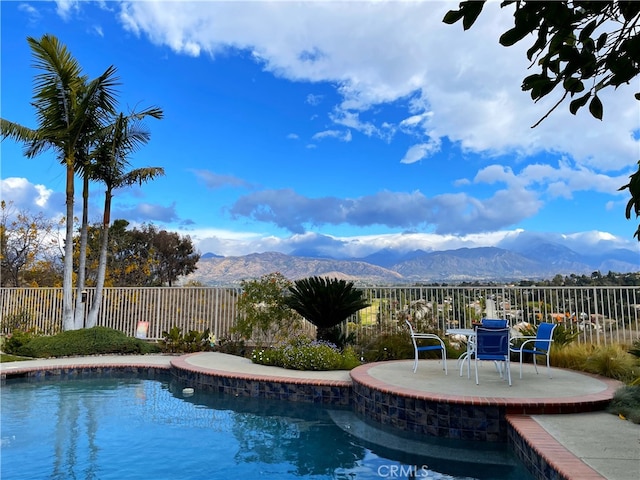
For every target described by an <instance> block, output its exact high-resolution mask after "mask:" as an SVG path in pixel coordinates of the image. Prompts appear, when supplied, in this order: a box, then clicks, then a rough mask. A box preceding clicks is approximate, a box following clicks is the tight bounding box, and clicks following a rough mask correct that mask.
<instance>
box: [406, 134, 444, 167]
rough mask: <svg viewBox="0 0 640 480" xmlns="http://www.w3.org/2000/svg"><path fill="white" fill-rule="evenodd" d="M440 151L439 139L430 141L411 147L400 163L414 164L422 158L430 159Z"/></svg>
mask: <svg viewBox="0 0 640 480" xmlns="http://www.w3.org/2000/svg"><path fill="white" fill-rule="evenodd" d="M439 150H440V141H439V139H432V140H431V141H430V142H427V143H421V144H419V145H413V146H412V147H410V148H409V150H407V153H405V155H404V157H403V158H402V160H400V163H415V162H419V161H420V160H422V159H423V158H427V157H430V156H431V155H433V154H434V153H436V152H437V151H439Z"/></svg>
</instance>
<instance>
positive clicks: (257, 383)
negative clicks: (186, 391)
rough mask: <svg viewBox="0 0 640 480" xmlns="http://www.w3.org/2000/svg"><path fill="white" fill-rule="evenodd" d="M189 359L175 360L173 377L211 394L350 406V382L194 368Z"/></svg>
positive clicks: (172, 362) (185, 357) (172, 366)
mask: <svg viewBox="0 0 640 480" xmlns="http://www.w3.org/2000/svg"><path fill="white" fill-rule="evenodd" d="M188 358H189V355H186V356H182V357H178V358H175V359H172V360H171V375H172V376H173V377H174V378H176V379H178V380H180V381H182V382H184V383H188V384H192V385H197V386H198V387H200V388H204V389H205V390H208V391H212V392H220V393H225V394H229V395H235V396H248V397H258V398H271V399H277V400H287V401H294V402H306V403H320V404H325V405H341V406H349V405H351V382H350V381H341V380H326V379H313V380H311V379H308V378H299V377H285V376H275V375H259V374H255V373H240V372H229V371H226V370H218V369H215V368H208V367H200V366H197V365H193V364H191V363H189V362H188V361H187V359H188Z"/></svg>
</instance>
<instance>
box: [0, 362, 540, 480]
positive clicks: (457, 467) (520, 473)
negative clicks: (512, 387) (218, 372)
mask: <svg viewBox="0 0 640 480" xmlns="http://www.w3.org/2000/svg"><path fill="white" fill-rule="evenodd" d="M183 389H184V385H181V384H179V383H177V382H175V381H172V380H171V379H170V377H168V376H167V378H163V379H144V378H139V377H136V376H132V375H126V374H122V375H118V376H115V375H113V376H110V377H94V376H91V377H83V378H77V379H70V380H68V379H50V378H48V379H43V380H41V379H34V378H29V379H10V380H7V381H6V383H5V384H4V385H3V387H2V392H1V399H0V400H1V404H0V405H1V418H0V429H1V433H0V437H1V447H2V458H1V463H0V466H1V473H2V478H7V479H11V480H34V479H38V480H39V479H52V480H67V479H74V480H82V479H84V480H94V479H95V480H98V479H100V480H110V479H118V480H121V479H126V480H137V479H140V480H142V479H144V480H148V479H184V480H190V479H193V480H199V479H217V478H220V479H223V478H224V479H226V478H260V479H269V478H272V479H282V480H293V479H301V478H304V479H318V480H320V479H345V480H346V479H380V478H425V479H426V478H428V479H468V478H476V479H491V480H510V479H514V480H515V479H518V480H521V479H530V478H532V477H531V475H530V474H529V473H528V471H527V470H526V469H525V468H524V467H523V466H522V465H521V464H520V463H519V461H518V460H517V459H515V457H514V456H513V455H512V454H511V453H510V452H508V451H507V450H506V446H505V445H495V444H478V443H477V442H475V443H473V444H469V443H465V442H460V441H449V440H446V439H438V438H435V439H428V440H427V441H424V439H418V438H415V437H412V436H410V435H409V434H407V433H404V432H397V431H393V430H386V429H383V428H382V427H381V426H380V425H375V424H371V423H367V422H365V421H363V420H361V419H359V418H358V417H357V416H356V415H355V414H354V413H353V411H352V410H350V409H347V408H342V409H341V408H335V407H327V406H324V405H323V406H321V405H313V404H298V403H292V402H283V401H269V400H265V399H254V398H246V397H234V396H230V395H224V394H212V393H200V392H198V391H196V392H195V393H194V394H187V393H184V390H183ZM412 475H413V477H412Z"/></svg>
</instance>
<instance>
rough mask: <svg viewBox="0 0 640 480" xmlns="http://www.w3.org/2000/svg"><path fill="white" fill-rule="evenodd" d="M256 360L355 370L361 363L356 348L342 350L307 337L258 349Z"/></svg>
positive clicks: (300, 367)
mask: <svg viewBox="0 0 640 480" xmlns="http://www.w3.org/2000/svg"><path fill="white" fill-rule="evenodd" d="M251 360H252V361H253V363H257V364H260V365H272V366H276V367H283V368H289V369H292V370H310V371H311V370H351V369H352V368H355V367H357V366H358V365H360V360H359V359H358V355H357V353H356V351H355V350H354V349H353V348H352V347H347V348H345V349H344V350H343V351H340V350H339V349H338V348H337V347H336V346H335V345H334V344H331V343H329V342H325V341H322V340H313V341H312V340H311V339H309V338H307V337H295V338H293V339H291V340H290V341H289V342H287V343H285V344H283V345H280V346H278V347H276V348H271V349H264V348H261V349H256V350H254V351H253V353H252V355H251Z"/></svg>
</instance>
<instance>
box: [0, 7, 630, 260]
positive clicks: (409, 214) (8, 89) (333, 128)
mask: <svg viewBox="0 0 640 480" xmlns="http://www.w3.org/2000/svg"><path fill="white" fill-rule="evenodd" d="M456 6H457V2H437V1H429V2H417V1H415V2H360V1H353V2H333V1H332V2H327V1H324V2H288V1H280V2H265V1H255V2H241V1H239V2H214V1H209V2H207V1H200V2H162V1H144V2H120V1H109V2H84V1H83V2H69V1H65V2H41V1H38V2H21V1H15V2H14V1H10V2H6V1H3V2H1V6H0V8H1V15H2V17H1V21H2V33H1V35H2V37H1V41H2V46H1V47H2V58H1V62H2V63H1V66H2V78H1V80H2V84H1V101H2V104H1V108H2V110H1V112H2V117H3V118H6V119H8V120H12V121H16V122H19V123H22V124H24V125H27V126H30V127H36V124H35V115H34V111H33V109H32V107H31V106H30V102H31V99H32V93H33V92H32V86H33V77H34V74H35V73H36V70H35V69H34V68H33V67H32V57H31V52H30V50H29V48H28V44H27V41H26V38H27V37H28V36H32V37H36V38H40V37H41V36H42V35H43V34H45V33H50V34H53V35H56V36H57V37H58V38H59V39H60V40H61V41H62V42H63V43H64V44H65V45H66V46H67V47H68V48H69V50H70V51H71V52H72V54H73V55H74V56H75V57H76V59H77V60H78V61H79V63H80V65H82V67H83V69H84V71H85V73H86V74H87V75H88V76H89V77H91V78H94V77H96V76H98V75H99V74H101V73H102V72H103V71H104V70H105V69H106V68H107V67H108V66H110V65H114V66H115V67H116V68H117V71H118V76H119V77H120V81H121V85H120V87H119V91H120V95H119V100H120V109H121V110H122V111H125V112H126V111H129V110H130V109H131V108H134V107H146V106H151V105H156V106H159V107H161V108H163V110H164V112H165V118H164V119H163V120H159V121H156V120H150V121H149V122H147V126H148V128H149V129H150V131H151V141H150V143H149V144H148V145H147V146H145V147H143V148H142V149H140V150H139V151H138V152H136V153H135V154H134V155H133V156H132V157H131V158H130V160H131V166H132V168H138V167H143V166H159V167H163V168H164V169H165V171H166V176H165V177H162V178H159V179H156V180H154V181H152V182H150V183H148V184H145V185H143V186H142V187H135V188H128V189H123V190H120V191H117V192H116V196H115V197H114V202H113V215H112V218H125V219H127V220H128V221H129V222H131V224H133V225H138V224H140V223H143V222H151V223H153V224H155V225H157V226H159V227H160V228H165V229H167V230H172V231H177V232H180V233H181V234H184V235H190V236H191V238H192V239H193V240H194V242H195V243H196V245H197V247H198V249H199V250H200V251H201V252H202V253H205V252H214V253H217V254H220V255H241V254H246V253H252V252H264V251H280V252H283V253H289V252H291V251H293V250H295V249H299V248H307V249H308V248H317V249H321V250H323V249H324V250H323V251H325V252H326V253H327V254H330V255H332V256H338V257H340V256H364V255H367V254H369V253H372V252H374V251H376V250H379V249H381V248H389V247H396V248H399V249H403V250H412V249H416V248H421V249H424V250H434V249H435V250H440V249H447V248H459V247H463V246H469V247H473V246H491V245H501V244H502V243H503V242H505V241H506V240H508V239H509V238H513V236H515V235H517V234H518V233H520V232H528V233H532V234H539V235H544V236H546V237H548V238H550V239H554V238H556V239H563V240H568V241H570V242H571V244H570V246H572V247H573V248H576V249H577V250H580V249H583V250H585V249H587V250H588V249H589V248H594V245H596V244H597V243H598V242H601V241H603V240H605V241H607V242H608V243H609V244H611V245H615V246H617V247H627V248H634V249H637V248H638V245H637V242H636V240H635V239H633V238H632V235H633V232H634V231H635V229H636V228H637V221H628V220H626V219H625V217H624V208H625V205H626V202H627V201H628V193H627V192H619V191H618V188H619V187H620V186H622V185H624V184H626V183H627V182H628V178H629V175H630V174H631V173H633V172H634V171H635V165H636V162H637V161H638V160H639V159H640V141H639V136H640V135H639V134H638V132H639V131H640V110H639V107H638V102H637V101H635V100H634V99H633V93H635V92H636V91H638V82H635V84H634V85H631V86H628V87H626V86H625V87H621V88H619V89H618V90H617V91H615V92H613V91H611V92H606V93H604V94H602V95H601V97H602V99H603V103H604V105H605V113H604V120H603V121H598V120H595V119H593V118H591V116H590V115H589V114H588V112H586V110H585V111H584V112H579V113H578V115H577V116H572V115H571V114H570V113H569V112H568V107H567V106H561V107H560V108H559V109H557V110H556V111H555V112H554V113H553V114H552V115H551V116H550V117H549V118H548V119H546V120H545V121H544V122H543V123H542V124H541V125H540V126H539V127H537V128H535V129H532V128H531V126H532V125H533V124H534V123H536V121H537V120H539V119H540V118H541V117H542V116H543V115H544V114H545V113H546V112H547V110H548V109H549V107H550V106H551V105H552V104H553V103H555V101H556V100H557V98H558V97H553V96H552V98H549V99H548V100H545V101H544V102H539V103H538V104H533V103H532V102H531V100H530V97H529V95H528V93H526V92H522V91H521V90H520V85H521V82H522V78H523V77H524V76H525V75H527V74H528V71H527V67H528V63H527V60H526V57H525V55H524V51H525V50H526V48H527V47H528V44H527V45H522V46H515V47H511V48H504V47H501V46H500V45H499V44H498V40H497V39H498V37H499V35H500V33H501V32H503V31H505V30H506V29H507V28H508V26H509V23H510V22H512V16H511V15H512V13H511V11H510V10H509V9H507V8H505V9H503V10H500V8H499V7H498V5H497V4H495V3H494V4H490V5H488V6H487V7H486V9H485V10H486V11H485V12H483V14H482V15H481V16H480V18H479V20H478V22H477V24H476V25H475V26H474V27H473V28H472V29H471V30H470V31H468V32H464V33H463V32H462V27H461V26H460V25H454V26H448V25H445V24H443V23H442V22H441V20H442V17H443V16H444V14H445V13H446V11H447V10H448V9H450V8H455V7H456ZM1 148H2V151H1V153H2V170H1V179H2V191H1V195H2V198H3V199H4V200H7V201H13V202H14V205H15V206H16V207H18V208H19V209H28V210H30V211H33V212H38V211H42V212H45V214H47V215H49V216H51V217H52V218H60V217H61V216H62V215H63V212H64V181H65V177H64V169H63V167H62V166H60V165H59V164H58V163H57V161H56V160H55V158H54V155H53V153H49V154H45V155H42V156H40V157H37V158H35V159H26V158H24V157H23V155H22V148H21V146H20V145H18V144H16V143H15V142H12V141H9V140H7V141H4V142H2V147H1ZM78 192H80V189H78ZM102 196H103V188H102V187H101V186H100V185H94V186H93V188H92V198H91V214H90V216H91V220H92V221H96V222H97V221H98V220H99V219H100V218H101V207H102V202H103V200H102ZM77 203H78V204H79V202H77Z"/></svg>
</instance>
